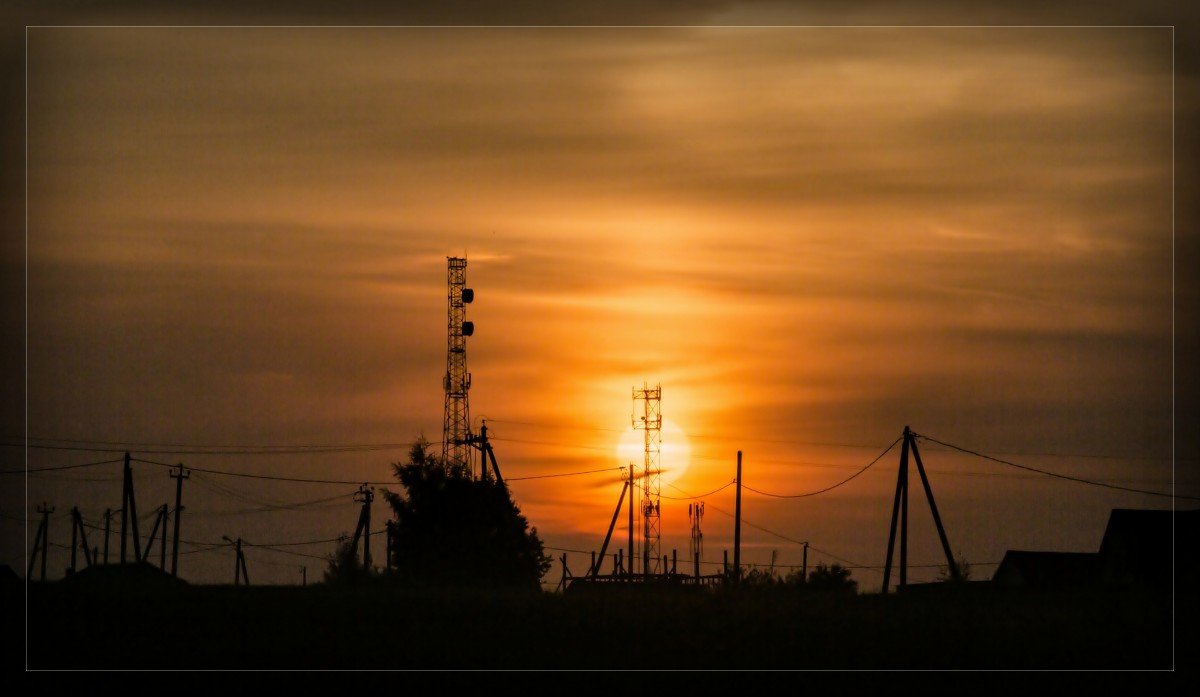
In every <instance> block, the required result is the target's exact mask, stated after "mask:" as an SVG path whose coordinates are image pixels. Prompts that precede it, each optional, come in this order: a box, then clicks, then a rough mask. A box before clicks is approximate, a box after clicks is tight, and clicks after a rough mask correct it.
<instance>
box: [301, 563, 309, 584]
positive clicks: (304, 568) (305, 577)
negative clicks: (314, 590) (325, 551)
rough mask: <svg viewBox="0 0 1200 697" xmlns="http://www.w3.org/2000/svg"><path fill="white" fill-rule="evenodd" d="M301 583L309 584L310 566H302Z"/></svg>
mask: <svg viewBox="0 0 1200 697" xmlns="http://www.w3.org/2000/svg"><path fill="white" fill-rule="evenodd" d="M300 585H301V586H307V585H308V567H307V566H301V567H300Z"/></svg>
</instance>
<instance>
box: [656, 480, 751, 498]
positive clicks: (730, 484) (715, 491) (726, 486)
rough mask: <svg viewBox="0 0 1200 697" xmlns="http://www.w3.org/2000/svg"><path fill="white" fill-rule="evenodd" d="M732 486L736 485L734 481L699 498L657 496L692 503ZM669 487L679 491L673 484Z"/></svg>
mask: <svg viewBox="0 0 1200 697" xmlns="http://www.w3.org/2000/svg"><path fill="white" fill-rule="evenodd" d="M734 484H737V480H736V479H734V480H732V481H730V482H728V483H727V484H725V485H723V486H719V487H717V488H716V489H713V490H712V491H710V492H708V493H707V494H700V495H699V496H667V495H666V494H659V496H660V497H662V498H664V499H671V500H672V501H693V500H695V499H702V498H705V497H708V496H712V495H713V494H715V493H717V492H718V491H723V490H725V489H728V488H729V487H731V486H733V485H734ZM670 486H672V487H674V488H676V489H679V487H677V486H675V485H674V484H671V485H670ZM679 490H680V491H683V489H679ZM684 493H686V492H684Z"/></svg>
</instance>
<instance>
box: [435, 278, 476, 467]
mask: <svg viewBox="0 0 1200 697" xmlns="http://www.w3.org/2000/svg"><path fill="white" fill-rule="evenodd" d="M466 272H467V260H466V259H461V258H458V257H446V317H447V322H446V376H445V377H444V378H442V384H443V387H444V388H445V390H446V409H445V416H444V418H443V420H442V461H443V462H445V463H446V464H447V465H448V466H450V467H452V468H456V469H459V468H461V469H463V470H465V471H466V472H469V473H472V474H473V473H474V471H475V470H474V465H473V462H472V460H473V452H474V448H472V447H471V446H470V445H469V444H468V443H467V438H468V437H469V436H470V435H471V407H470V404H469V402H468V394H469V392H470V390H471V374H470V373H469V372H467V337H469V336H471V335H472V334H474V333H475V324H474V322H467V321H466V315H467V307H466V306H467V305H468V304H470V303H471V301H473V300H474V299H475V291H473V290H471V289H470V288H467V287H466V283H467V281H466Z"/></svg>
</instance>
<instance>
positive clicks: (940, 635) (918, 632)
mask: <svg viewBox="0 0 1200 697" xmlns="http://www.w3.org/2000/svg"><path fill="white" fill-rule="evenodd" d="M638 590H639V591H640V592H633V589H624V590H623V591H620V590H618V592H610V593H597V594H590V595H584V596H578V597H575V596H567V597H563V596H561V595H550V594H533V595H528V594H505V593H489V592H483V591H473V592H472V591H462V592H451V591H401V590H396V589H391V588H386V587H378V586H375V587H366V588H357V589H355V588H349V589H343V588H330V587H326V586H309V587H307V588H299V587H250V588H245V587H242V588H236V587H232V586H187V587H183V588H178V589H160V590H156V591H145V590H143V591H140V592H128V591H126V592H113V591H111V590H109V591H105V592H100V591H96V590H89V589H86V588H79V587H74V588H72V587H68V586H65V585H64V584H46V585H41V584H34V585H32V586H30V589H29V596H28V598H29V605H28V609H29V634H28V642H29V644H28V646H29V665H28V667H29V668H35V669H37V668H288V669H295V668H491V669H496V668H522V669H548V668H580V669H589V668H590V669H627V668H663V669H710V668H728V669H755V668H761V669H776V668H817V669H820V668H841V669H846V668H997V669H1006V668H1080V669H1097V668H1105V669H1107V668H1138V669H1169V668H1172V667H1173V666H1172V632H1173V626H1172V619H1173V613H1176V614H1180V616H1181V617H1182V616H1184V615H1186V616H1187V617H1188V618H1190V619H1189V621H1186V622H1180V623H1179V624H1180V626H1183V627H1186V628H1188V631H1189V632H1190V627H1194V626H1195V622H1194V621H1191V620H1194V618H1195V617H1196V616H1197V613H1196V612H1195V610H1196V607H1197V604H1196V602H1195V596H1194V595H1189V596H1186V597H1184V598H1181V599H1180V603H1179V604H1178V606H1177V607H1175V608H1173V607H1172V605H1171V599H1170V597H1169V595H1165V596H1164V595H1162V594H1158V595H1154V594H1145V593H1142V594H1114V593H1111V592H1109V593H1104V592H1098V591H1092V592H1074V593H998V592H986V593H978V592H976V593H963V594H945V593H939V594H921V595H918V594H912V595H905V596H896V595H890V596H886V597H884V596H879V595H859V596H853V595H851V596H828V595H821V594H811V593H810V594H804V593H797V592H795V591H790V592H789V591H788V590H787V589H782V590H780V589H768V590H765V591H758V592H756V591H746V592H718V593H704V594H686V593H670V592H666V591H662V592H648V591H647V590H646V589H638ZM10 607H11V605H10ZM1189 636H1190V634H1189ZM1181 655H1182V654H1181Z"/></svg>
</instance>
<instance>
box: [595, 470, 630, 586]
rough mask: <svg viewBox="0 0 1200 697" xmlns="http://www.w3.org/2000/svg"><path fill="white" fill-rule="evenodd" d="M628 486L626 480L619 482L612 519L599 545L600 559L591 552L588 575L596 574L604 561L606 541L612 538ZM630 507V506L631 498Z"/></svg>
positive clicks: (606, 548)
mask: <svg viewBox="0 0 1200 697" xmlns="http://www.w3.org/2000/svg"><path fill="white" fill-rule="evenodd" d="M628 488H629V484H628V483H627V482H622V484H621V496H620V498H618V499H617V507H616V509H615V510H614V511H613V517H612V520H611V521H609V523H608V532H607V533H605V534H604V544H602V545H600V559H599V561H597V560H596V553H595V552H592V567H591V568H590V569H589V570H588V576H596V575H598V574H599V573H600V565H601V564H603V563H604V555H605V553H607V552H608V543H609V541H610V540H612V534H613V529H614V528H616V527H617V518H619V517H620V516H621V504H623V503H625V490H626V489H628ZM630 508H632V498H631V504H630Z"/></svg>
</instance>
